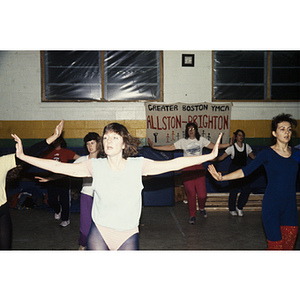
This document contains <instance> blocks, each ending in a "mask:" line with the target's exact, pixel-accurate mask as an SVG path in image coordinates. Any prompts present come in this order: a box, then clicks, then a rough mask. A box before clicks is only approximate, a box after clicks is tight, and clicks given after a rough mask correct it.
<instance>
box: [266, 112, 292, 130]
mask: <svg viewBox="0 0 300 300" xmlns="http://www.w3.org/2000/svg"><path fill="white" fill-rule="evenodd" d="M281 122H289V123H290V124H291V126H294V127H297V124H298V122H297V120H295V119H294V118H293V117H292V115H291V114H285V113H282V114H279V115H277V116H275V117H274V118H273V119H272V124H271V130H272V131H276V129H277V126H278V124H279V123H281Z"/></svg>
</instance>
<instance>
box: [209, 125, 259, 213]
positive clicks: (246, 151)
mask: <svg viewBox="0 0 300 300" xmlns="http://www.w3.org/2000/svg"><path fill="white" fill-rule="evenodd" d="M234 139H235V140H236V142H235V143H234V144H233V145H232V146H230V147H228V148H227V149H226V150H225V152H224V153H223V154H222V155H220V156H218V157H217V158H216V159H215V160H214V161H222V160H224V159H225V158H227V157H228V156H230V158H231V164H230V166H229V173H231V172H233V171H236V170H238V169H240V168H243V167H245V166H246V165H247V158H248V156H249V157H250V158H251V159H254V158H255V155H254V154H253V151H252V148H251V147H250V146H249V145H248V144H245V143H244V139H245V132H244V131H243V130H241V129H238V130H237V131H236V132H234ZM250 185H251V182H248V181H247V179H246V178H242V179H239V180H236V181H232V182H230V184H229V187H230V190H229V197H228V209H229V213H230V214H231V215H232V216H237V215H238V216H239V217H242V216H243V215H244V211H243V208H244V206H245V205H246V203H247V201H248V198H249V195H250V192H251V189H250ZM239 191H241V193H240V195H239V197H238V201H237V203H236V200H237V199H236V198H237V195H238V192H239Z"/></svg>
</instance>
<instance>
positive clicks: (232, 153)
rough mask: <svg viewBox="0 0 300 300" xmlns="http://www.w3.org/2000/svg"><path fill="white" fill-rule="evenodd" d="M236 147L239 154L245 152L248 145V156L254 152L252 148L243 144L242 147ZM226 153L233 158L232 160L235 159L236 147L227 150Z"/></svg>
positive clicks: (236, 145)
mask: <svg viewBox="0 0 300 300" xmlns="http://www.w3.org/2000/svg"><path fill="white" fill-rule="evenodd" d="M234 145H235V147H236V149H237V151H239V152H243V151H244V147H245V145H246V154H247V156H248V155H249V153H251V152H252V148H251V147H250V146H249V145H248V144H244V143H243V144H242V147H240V146H239V145H238V144H237V143H234ZM225 152H226V153H227V154H228V156H231V159H234V147H233V145H232V146H229V147H228V148H226V150H225Z"/></svg>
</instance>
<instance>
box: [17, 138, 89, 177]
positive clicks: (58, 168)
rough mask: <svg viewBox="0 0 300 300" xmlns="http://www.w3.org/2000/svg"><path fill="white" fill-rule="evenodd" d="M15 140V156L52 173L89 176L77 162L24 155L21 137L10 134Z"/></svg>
mask: <svg viewBox="0 0 300 300" xmlns="http://www.w3.org/2000/svg"><path fill="white" fill-rule="evenodd" d="M11 136H12V137H13V138H14V140H15V141H16V156H17V157H18V158H19V159H21V160H23V161H25V162H27V163H29V164H31V165H34V166H36V167H38V168H41V169H44V170H48V171H51V172H53V173H59V174H64V175H68V176H74V177H90V176H91V175H90V174H89V173H88V171H87V170H86V169H85V168H84V167H83V165H82V163H78V164H69V163H61V162H57V161H55V160H52V159H42V158H37V157H33V156H29V155H25V154H24V152H23V146H22V141H21V139H20V138H19V137H18V136H17V135H16V134H12V135H11Z"/></svg>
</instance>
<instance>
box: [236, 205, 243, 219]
mask: <svg viewBox="0 0 300 300" xmlns="http://www.w3.org/2000/svg"><path fill="white" fill-rule="evenodd" d="M235 209H236V212H237V214H238V216H239V217H242V216H243V215H244V212H243V210H242V209H238V208H237V207H236V208H235Z"/></svg>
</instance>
